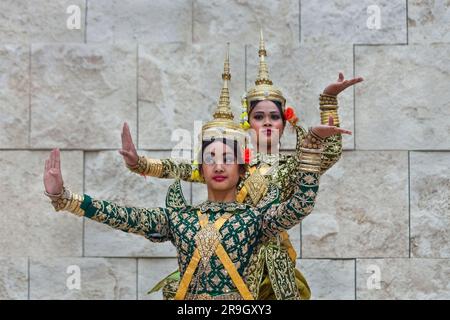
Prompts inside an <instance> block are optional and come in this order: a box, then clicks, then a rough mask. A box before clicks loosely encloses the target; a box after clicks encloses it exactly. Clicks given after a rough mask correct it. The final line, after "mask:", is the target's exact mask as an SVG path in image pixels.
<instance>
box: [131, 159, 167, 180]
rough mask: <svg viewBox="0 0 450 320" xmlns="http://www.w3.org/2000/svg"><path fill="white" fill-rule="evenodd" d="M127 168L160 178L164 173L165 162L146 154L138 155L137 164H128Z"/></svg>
mask: <svg viewBox="0 0 450 320" xmlns="http://www.w3.org/2000/svg"><path fill="white" fill-rule="evenodd" d="M127 168H128V169H130V170H131V171H133V172H136V173H139V174H142V175H145V176H152V177H157V178H160V177H161V176H162V173H163V164H162V162H161V160H157V159H150V158H147V157H144V156H139V157H138V162H137V164H136V165H135V166H129V165H128V164H127Z"/></svg>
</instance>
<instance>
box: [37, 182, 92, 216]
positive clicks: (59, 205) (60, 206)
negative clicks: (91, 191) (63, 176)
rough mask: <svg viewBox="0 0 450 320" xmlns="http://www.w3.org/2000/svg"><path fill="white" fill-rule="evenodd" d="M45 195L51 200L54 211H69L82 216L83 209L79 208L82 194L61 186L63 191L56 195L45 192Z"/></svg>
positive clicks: (82, 198)
mask: <svg viewBox="0 0 450 320" xmlns="http://www.w3.org/2000/svg"><path fill="white" fill-rule="evenodd" d="M45 195H46V196H48V197H49V198H50V199H51V200H52V205H53V207H54V208H55V210H56V211H62V210H65V211H69V212H71V213H73V214H75V215H77V216H80V217H81V216H84V210H83V209H81V204H82V203H83V200H84V196H82V195H79V194H76V193H73V192H71V191H70V190H68V189H66V188H64V187H63V191H62V192H61V193H60V194H58V195H53V194H49V193H47V192H45Z"/></svg>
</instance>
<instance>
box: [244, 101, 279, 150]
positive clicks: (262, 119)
mask: <svg viewBox="0 0 450 320" xmlns="http://www.w3.org/2000/svg"><path fill="white" fill-rule="evenodd" d="M249 119H250V122H249V123H250V126H251V127H252V128H253V129H254V130H255V131H256V143H257V145H258V147H259V150H260V151H262V150H261V149H263V148H265V147H267V150H271V148H272V146H277V145H278V142H279V141H280V138H281V136H282V135H283V130H284V124H283V118H282V116H281V114H280V111H279V110H278V108H277V106H276V104H275V103H273V102H272V101H270V100H263V101H260V102H258V103H257V104H256V106H255V107H254V108H253V109H252V110H251V111H250V115H249Z"/></svg>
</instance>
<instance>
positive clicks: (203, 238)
mask: <svg viewBox="0 0 450 320" xmlns="http://www.w3.org/2000/svg"><path fill="white" fill-rule="evenodd" d="M221 240H222V236H221V235H220V232H219V231H218V230H217V229H216V227H215V226H214V224H212V223H208V224H207V225H206V226H205V227H203V228H202V229H201V230H200V231H199V232H198V233H197V234H196V235H195V244H196V245H197V249H198V251H199V253H200V258H201V260H200V262H201V264H202V265H203V267H204V268H206V267H207V265H208V263H209V260H210V259H211V257H212V255H213V254H214V252H216V249H217V246H218V245H219V243H220V241H221Z"/></svg>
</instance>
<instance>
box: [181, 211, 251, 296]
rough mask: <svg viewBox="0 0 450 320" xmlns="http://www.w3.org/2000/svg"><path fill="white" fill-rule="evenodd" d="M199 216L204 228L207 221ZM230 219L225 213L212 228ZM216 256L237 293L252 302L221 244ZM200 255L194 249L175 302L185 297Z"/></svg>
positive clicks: (229, 215)
mask: <svg viewBox="0 0 450 320" xmlns="http://www.w3.org/2000/svg"><path fill="white" fill-rule="evenodd" d="M198 216H199V222H200V226H201V227H202V228H204V227H205V226H206V224H207V222H208V221H207V219H202V215H201V212H200V211H198ZM230 217H231V214H229V213H227V214H224V215H223V216H221V217H220V218H219V219H217V221H216V222H214V227H215V228H216V230H219V229H220V228H221V227H222V226H223V224H224V223H225V222H226V221H227V220H228V218H230ZM215 253H216V255H217V256H218V258H219V259H220V261H221V262H222V264H223V266H224V268H225V270H226V271H227V272H228V275H229V276H230V277H231V280H232V281H233V283H234V285H235V286H236V288H237V289H238V291H239V293H240V294H241V296H242V297H243V298H244V299H245V300H254V298H253V296H252V294H251V293H250V290H249V289H248V287H247V285H246V284H245V282H244V280H243V279H242V277H241V276H240V274H239V272H238V271H237V269H236V267H235V265H234V263H233V261H231V259H230V257H229V255H228V253H227V252H226V251H225V248H224V247H223V246H222V244H220V243H219V245H218V246H217V248H216V251H215ZM200 258H201V257H200V253H199V250H198V249H195V251H194V254H193V256H192V258H191V261H190V262H189V265H188V267H187V268H186V271H185V272H184V275H183V278H182V279H181V281H180V284H179V286H178V290H177V293H176V294H175V298H174V299H175V300H183V299H184V298H185V296H186V293H187V290H188V288H189V284H190V283H191V281H192V277H193V276H194V273H195V270H196V269H197V267H198V264H199V262H200Z"/></svg>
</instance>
